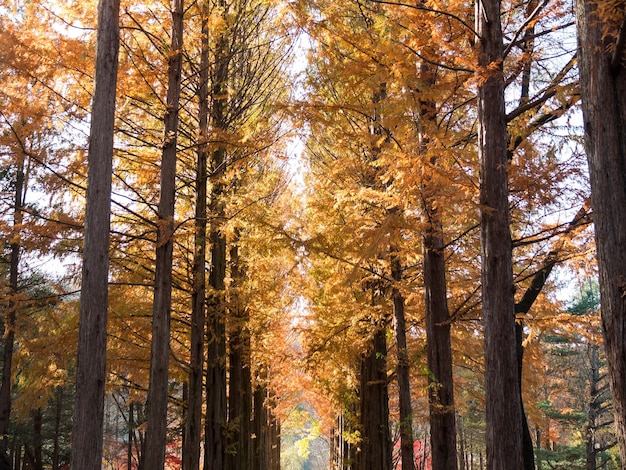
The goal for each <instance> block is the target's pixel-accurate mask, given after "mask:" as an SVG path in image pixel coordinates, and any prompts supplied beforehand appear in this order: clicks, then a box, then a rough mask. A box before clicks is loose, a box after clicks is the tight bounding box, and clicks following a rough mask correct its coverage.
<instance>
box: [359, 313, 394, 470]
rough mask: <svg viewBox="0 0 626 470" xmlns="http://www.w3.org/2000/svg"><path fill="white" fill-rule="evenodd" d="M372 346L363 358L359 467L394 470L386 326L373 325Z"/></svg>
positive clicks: (362, 468)
mask: <svg viewBox="0 0 626 470" xmlns="http://www.w3.org/2000/svg"><path fill="white" fill-rule="evenodd" d="M373 327H374V328H375V329H376V331H375V332H374V334H373V336H372V347H371V349H370V350H369V351H367V352H366V353H365V354H364V355H363V357H362V358H361V374H360V375H361V377H360V396H359V407H360V409H359V416H360V425H361V443H360V450H359V452H358V453H357V456H356V466H355V468H356V469H357V470H371V469H374V468H375V469H380V470H391V437H390V435H389V392H388V386H387V339H386V332H385V328H384V325H373Z"/></svg>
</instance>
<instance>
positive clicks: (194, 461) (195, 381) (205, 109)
mask: <svg viewBox="0 0 626 470" xmlns="http://www.w3.org/2000/svg"><path fill="white" fill-rule="evenodd" d="M202 15H203V16H202V47H201V58H200V74H199V76H200V83H199V87H198V102H199V105H198V123H199V129H200V134H199V143H198V153H197V169H196V214H195V215H196V219H195V238H194V258H193V267H192V271H193V287H192V289H193V290H192V295H191V354H190V356H191V357H190V371H189V396H188V399H187V419H186V426H185V440H184V445H183V470H198V469H199V468H200V442H201V435H202V429H201V428H202V378H203V375H202V374H203V367H204V322H205V317H206V314H205V300H206V271H205V269H206V246H207V178H208V172H207V162H208V117H209V101H208V97H209V89H208V86H209V30H208V11H207V8H206V4H204V3H203V7H202Z"/></svg>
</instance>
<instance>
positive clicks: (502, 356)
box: [476, 0, 524, 470]
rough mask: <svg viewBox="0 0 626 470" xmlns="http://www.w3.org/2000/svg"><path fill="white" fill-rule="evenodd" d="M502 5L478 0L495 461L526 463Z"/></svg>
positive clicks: (490, 435) (512, 465)
mask: <svg viewBox="0 0 626 470" xmlns="http://www.w3.org/2000/svg"><path fill="white" fill-rule="evenodd" d="M500 13H501V5H500V1H499V0H478V1H477V2H476V29H477V33H478V37H477V46H478V52H479V63H478V65H479V68H478V74H479V79H480V84H479V86H478V127H479V131H478V148H479V157H480V162H481V184H480V203H481V256H482V292H483V323H484V334H485V395H486V397H485V399H486V427H487V429H486V445H487V468H489V469H490V470H505V469H506V470H521V469H523V468H524V467H523V455H522V417H521V404H520V400H519V379H518V371H517V357H516V349H515V300H514V286H513V267H512V261H511V259H512V242H511V233H510V229H509V224H510V214H509V205H508V193H509V191H508V174H507V166H508V159H507V128H506V114H505V106H504V74H503V69H502V62H503V50H504V47H503V39H502V25H501V22H500Z"/></svg>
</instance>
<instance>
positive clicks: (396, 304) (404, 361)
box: [391, 250, 415, 470]
mask: <svg viewBox="0 0 626 470" xmlns="http://www.w3.org/2000/svg"><path fill="white" fill-rule="evenodd" d="M392 253H393V250H392ZM392 256H393V257H392V259H391V277H392V278H393V280H394V281H395V282H399V281H400V280H401V279H402V265H401V263H400V259H399V258H398V257H397V256H394V255H392ZM391 296H392V302H393V313H394V318H395V326H396V349H397V354H398V365H397V367H396V374H397V375H398V401H399V408H400V455H401V457H402V470H413V469H414V468H415V454H414V450H413V440H414V439H413V409H412V406H411V383H410V375H409V350H408V347H407V343H406V318H405V315H404V297H403V296H402V293H401V292H400V290H399V289H398V288H397V287H396V286H394V287H393V289H392V291H391Z"/></svg>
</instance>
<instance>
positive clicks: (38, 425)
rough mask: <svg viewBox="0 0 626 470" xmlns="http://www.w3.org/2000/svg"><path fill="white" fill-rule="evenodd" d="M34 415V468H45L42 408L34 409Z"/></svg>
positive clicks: (36, 469) (40, 469)
mask: <svg viewBox="0 0 626 470" xmlns="http://www.w3.org/2000/svg"><path fill="white" fill-rule="evenodd" d="M32 417H33V468H34V470H43V436H42V435H41V430H42V427H43V415H42V413H41V408H37V409H36V410H33V411H32Z"/></svg>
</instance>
